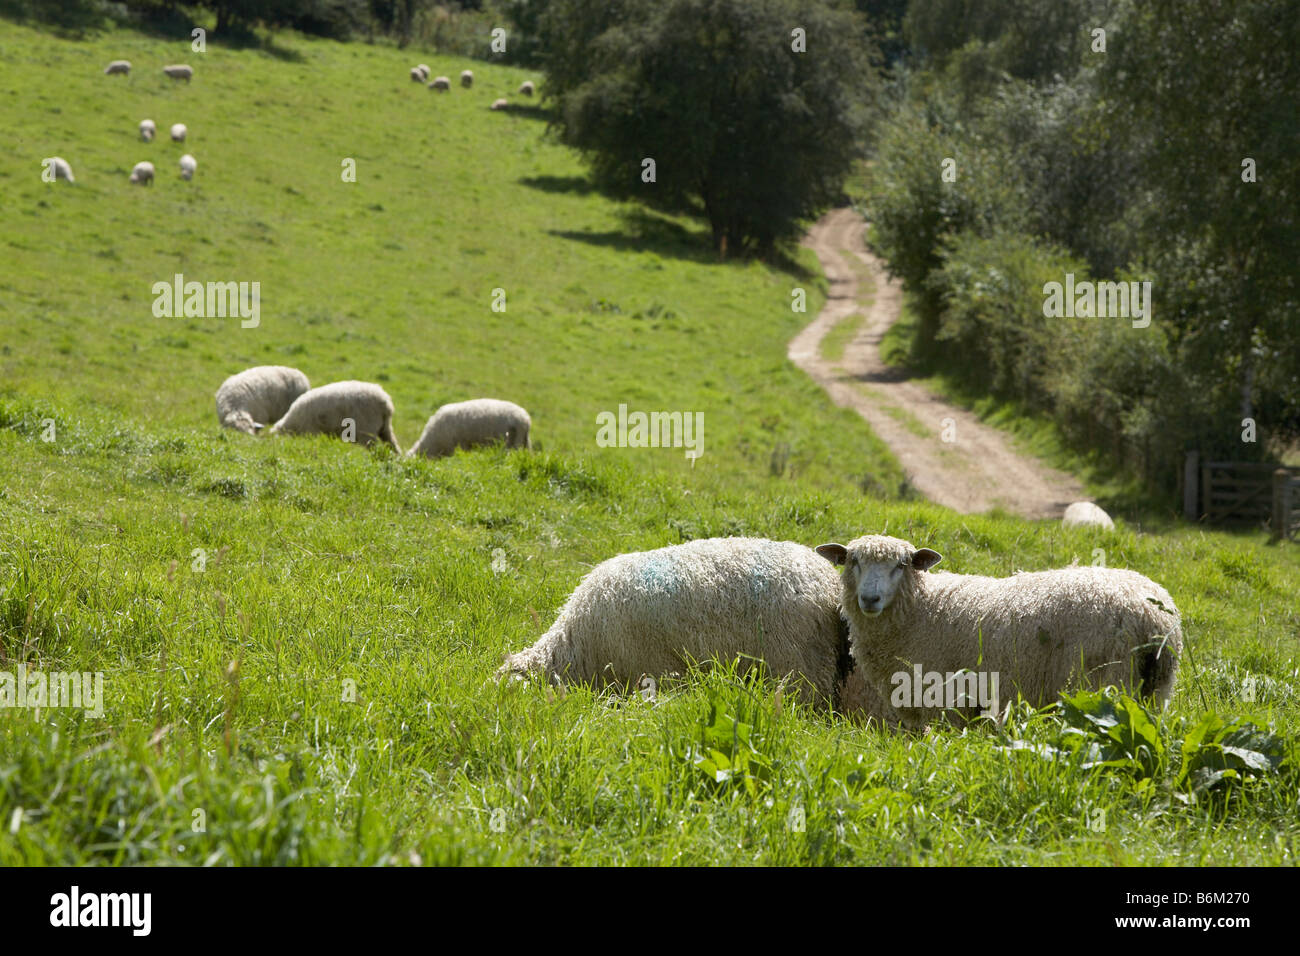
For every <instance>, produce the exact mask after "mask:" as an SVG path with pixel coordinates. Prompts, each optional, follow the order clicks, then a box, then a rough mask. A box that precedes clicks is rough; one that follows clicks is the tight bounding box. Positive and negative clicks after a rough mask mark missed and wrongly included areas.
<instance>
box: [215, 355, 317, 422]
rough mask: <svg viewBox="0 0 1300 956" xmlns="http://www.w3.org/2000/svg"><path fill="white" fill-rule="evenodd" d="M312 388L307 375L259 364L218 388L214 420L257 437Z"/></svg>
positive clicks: (280, 366) (233, 376)
mask: <svg viewBox="0 0 1300 956" xmlns="http://www.w3.org/2000/svg"><path fill="white" fill-rule="evenodd" d="M310 389H311V382H309V381H307V376H306V375H304V374H303V373H302V372H300V371H298V370H297V369H296V368H289V367H288V366H287V365H258V366H255V367H253V368H246V369H244V370H243V371H242V372H237V373H235V374H234V375H232V376H230V378H228V379H226V380H225V381H224V382H222V383H221V387H220V388H218V389H217V421H219V422H221V425H222V427H223V428H233V429H235V430H236V431H241V432H244V433H245V434H247V435H256V434H257V433H258V432H259V431H261V430H262V428H263V427H265V426H266V424H267V423H268V422H276V421H279V420H280V418H281V417H283V415H284V413H285V412H287V411H288V410H289V407H290V406H291V405H293V403H294V400H295V399H297V398H298V396H299V395H302V394H304V393H305V392H307V391H308V390H310Z"/></svg>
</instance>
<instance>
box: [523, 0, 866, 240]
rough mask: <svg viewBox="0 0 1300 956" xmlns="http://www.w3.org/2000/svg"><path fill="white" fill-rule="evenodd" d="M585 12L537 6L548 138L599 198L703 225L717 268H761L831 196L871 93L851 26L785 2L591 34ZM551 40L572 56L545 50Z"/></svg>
mask: <svg viewBox="0 0 1300 956" xmlns="http://www.w3.org/2000/svg"><path fill="white" fill-rule="evenodd" d="M592 6H593V4H592V0H554V2H553V3H552V4H551V6H550V9H549V10H548V12H547V14H546V16H545V18H544V21H545V22H546V28H547V29H546V32H547V34H548V41H547V45H546V50H547V53H546V62H547V86H548V91H549V92H550V93H551V94H552V95H554V96H555V97H556V99H557V101H558V103H557V105H558V120H557V123H558V126H559V128H560V132H561V136H562V139H563V140H564V141H565V142H566V143H568V144H570V145H572V146H576V147H577V148H579V149H580V150H582V151H583V152H584V153H585V154H586V156H587V158H588V160H589V162H590V164H591V168H592V172H593V175H594V177H595V179H596V180H597V182H598V183H599V184H600V185H601V186H603V187H604V188H606V189H607V190H609V191H611V192H613V193H614V194H616V195H621V196H628V197H636V198H639V199H641V200H642V201H644V202H646V203H647V204H650V205H653V206H657V207H660V208H665V209H672V210H677V211H681V210H689V211H692V212H695V213H700V214H703V216H704V217H705V218H707V219H708V221H709V224H710V226H711V228H712V231H713V242H714V245H715V247H716V248H717V249H718V250H719V251H720V252H722V253H723V254H726V253H728V252H730V253H746V252H758V253H759V254H763V255H765V254H767V253H768V252H770V251H771V250H772V248H773V246H774V244H775V242H776V241H777V240H778V239H783V238H786V237H790V236H793V235H795V234H796V233H797V232H798V231H799V228H800V225H799V223H800V220H803V219H807V218H810V217H813V216H815V215H816V214H817V213H818V212H820V211H821V210H822V209H824V208H825V207H826V206H828V205H830V204H831V203H833V202H834V201H835V200H836V199H837V198H838V197H839V195H840V193H841V189H842V185H843V181H844V177H845V176H846V174H847V173H848V171H849V169H850V167H851V165H852V163H853V161H854V159H856V158H857V157H858V156H859V155H861V150H862V146H863V140H864V134H865V130H866V109H865V107H866V98H867V97H868V96H870V94H871V93H872V91H873V90H874V80H873V74H872V72H871V70H870V68H869V66H868V60H867V57H868V53H869V51H868V50H867V49H865V47H864V45H863V43H862V40H861V38H862V36H863V24H862V22H861V21H860V20H859V19H858V16H857V14H855V13H853V12H851V11H844V10H835V9H831V8H828V7H825V6H823V5H821V4H814V3H806V2H805V3H799V2H795V0H660V2H656V3H652V4H649V5H645V4H640V5H638V6H637V8H636V9H637V10H638V11H639V20H632V19H630V18H621V19H619V20H613V21H612V22H611V20H612V18H611V20H605V21H603V22H602V23H601V24H600V26H603V27H604V29H603V30H601V32H599V33H598V34H595V32H594V30H593V28H592V27H591V21H590V20H589V19H584V14H587V13H589V9H588V8H590V7H592ZM596 6H597V7H599V8H601V10H602V11H607V10H608V8H609V7H617V6H618V4H596ZM797 31H803V32H802V34H800V33H798V32H797ZM800 36H802V37H803V38H804V39H803V42H802V43H800V42H799V37H800ZM558 37H566V38H570V39H571V41H572V42H571V43H570V44H569V45H566V46H563V47H562V48H557V46H556V45H555V43H556V40H557V38H558ZM805 51H806V52H805ZM646 160H653V161H654V178H653V181H650V182H647V181H646V179H647V178H648V172H646V170H647V165H646V163H645V161H646Z"/></svg>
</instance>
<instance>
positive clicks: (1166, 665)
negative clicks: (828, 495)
mask: <svg viewBox="0 0 1300 956" xmlns="http://www.w3.org/2000/svg"><path fill="white" fill-rule="evenodd" d="M817 553H818V554H820V555H822V557H824V558H826V559H827V560H829V561H830V562H831V563H833V564H836V565H841V566H843V567H844V573H843V597H842V600H841V605H842V609H843V614H844V616H845V618H846V619H847V620H848V622H849V642H850V645H851V647H852V652H853V659H854V661H855V662H856V663H857V665H858V666H859V667H861V668H862V669H863V671H864V676H865V677H866V679H867V680H868V681H869V682H870V683H871V684H872V685H873V686H874V688H875V690H876V692H877V693H879V694H880V695H881V696H883V697H885V698H886V699H888V700H889V702H890V703H891V705H892V706H894V707H895V708H896V709H897V710H898V712H899V713H900V714H901V715H902V718H903V722H904V725H905V726H907V727H909V728H912V729H919V728H921V727H923V726H924V725H925V724H926V722H927V721H928V720H930V719H933V718H936V717H938V716H940V715H941V714H942V713H943V711H944V710H945V709H948V708H954V709H957V710H959V711H962V712H964V713H966V714H971V713H975V712H977V711H978V710H979V709H980V707H976V706H972V705H971V703H969V702H973V699H974V696H975V695H974V693H973V691H974V688H975V687H976V686H977V685H978V686H979V687H980V689H981V690H985V689H988V688H989V687H993V688H995V690H994V691H993V693H992V696H993V697H994V698H998V699H995V700H985V701H981V702H980V706H982V707H984V708H985V709H986V710H996V709H997V708H998V703H999V699H1000V700H1007V699H1009V698H1011V697H1012V696H1014V695H1015V694H1016V692H1019V693H1020V694H1021V695H1022V696H1023V697H1024V698H1025V699H1026V700H1027V701H1029V702H1030V703H1031V704H1034V705H1036V706H1041V705H1045V704H1050V703H1053V702H1055V701H1056V699H1057V696H1058V695H1059V693H1060V692H1061V691H1063V690H1066V689H1067V688H1068V687H1069V686H1070V685H1071V684H1073V683H1076V682H1081V683H1084V684H1087V685H1089V686H1092V687H1100V686H1103V685H1105V684H1116V685H1120V686H1125V687H1128V688H1130V689H1132V690H1135V691H1137V692H1138V693H1140V694H1142V695H1143V696H1146V697H1148V698H1152V699H1155V700H1157V701H1160V702H1162V703H1163V702H1164V701H1167V700H1168V699H1169V697H1170V695H1171V694H1172V692H1173V686H1174V677H1175V675H1176V673H1177V669H1178V657H1179V654H1180V653H1181V651H1182V646H1183V636H1182V625H1181V621H1180V619H1179V615H1178V609H1177V608H1176V607H1174V602H1173V599H1172V598H1171V597H1170V596H1169V592H1168V591H1166V590H1165V589H1164V588H1162V587H1161V586H1160V585H1158V584H1156V583H1155V582H1154V581H1151V580H1150V579H1148V578H1146V577H1143V576H1142V575H1140V574H1138V573H1136V572H1134V571H1124V570H1120V569H1118V568H1098V567H1070V568H1060V569H1057V570H1053V571H1036V572H1021V573H1019V574H1015V575H1013V576H1012V577H1009V578H991V577H982V576H979V575H968V574H949V573H945V572H938V573H935V574H930V573H927V572H928V570H929V569H930V568H932V567H933V566H934V565H935V564H937V563H938V562H939V561H940V560H941V556H940V555H939V554H938V552H936V551H932V550H930V549H929V548H919V549H918V548H915V547H913V546H912V545H911V544H910V543H909V542H907V541H902V540H900V539H898V538H890V537H885V536H883V535H867V536H865V537H861V538H858V539H857V540H856V541H852V542H850V543H849V544H848V546H847V547H846V546H844V545H842V544H824V545H821V546H820V547H818V548H817ZM963 672H969V673H965V674H963ZM930 674H938V675H941V678H942V682H943V683H944V684H945V685H948V686H950V687H952V688H953V689H954V690H956V689H958V688H961V687H962V686H963V685H964V687H965V690H964V691H963V692H962V693H963V694H964V695H965V696H964V700H965V701H966V702H968V703H965V704H963V697H962V695H961V694H953V695H950V696H949V697H947V698H944V697H941V696H940V695H936V696H935V697H934V698H931V697H930V696H928V695H927V696H924V697H923V696H922V687H921V686H920V684H921V681H920V680H918V678H924V681H925V683H926V684H927V685H930V686H938V684H939V683H940V681H938V680H931V679H930V678H929V677H926V676H925V675H930ZM994 674H996V675H997V678H996V680H997V683H996V684H994V678H993V675H994ZM981 675H982V676H981Z"/></svg>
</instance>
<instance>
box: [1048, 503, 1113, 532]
mask: <svg viewBox="0 0 1300 956" xmlns="http://www.w3.org/2000/svg"><path fill="white" fill-rule="evenodd" d="M1061 524H1062V525H1064V526H1065V527H1067V528H1076V527H1085V526H1094V527H1098V528H1104V529H1105V530H1107V531H1114V530H1115V522H1114V521H1112V520H1111V519H1110V515H1108V514H1106V512H1105V511H1103V510H1102V509H1101V508H1099V507H1097V506H1096V505H1095V504H1093V503H1092V502H1091V501H1076V502H1075V503H1074V504H1072V505H1070V507H1068V508H1066V509H1065V517H1063V518H1062V519H1061Z"/></svg>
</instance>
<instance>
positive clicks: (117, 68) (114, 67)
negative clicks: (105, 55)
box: [104, 60, 131, 76]
mask: <svg viewBox="0 0 1300 956" xmlns="http://www.w3.org/2000/svg"><path fill="white" fill-rule="evenodd" d="M104 72H105V73H106V74H108V73H121V74H122V75H123V76H125V75H127V74H129V73H130V72H131V61H130V60H114V61H113V62H112V63H110V64H108V66H106V67H104Z"/></svg>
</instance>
